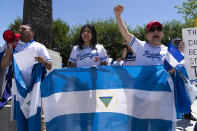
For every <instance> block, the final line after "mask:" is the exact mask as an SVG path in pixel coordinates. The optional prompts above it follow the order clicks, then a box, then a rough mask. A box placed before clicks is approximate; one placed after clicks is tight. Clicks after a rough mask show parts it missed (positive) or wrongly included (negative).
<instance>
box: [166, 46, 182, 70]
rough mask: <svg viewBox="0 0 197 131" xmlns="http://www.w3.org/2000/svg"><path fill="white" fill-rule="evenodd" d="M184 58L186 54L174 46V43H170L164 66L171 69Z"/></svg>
mask: <svg viewBox="0 0 197 131" xmlns="http://www.w3.org/2000/svg"><path fill="white" fill-rule="evenodd" d="M183 59H184V56H183V55H182V54H181V52H180V51H179V50H178V49H177V48H176V47H174V46H173V45H172V43H169V45H168V52H167V54H166V58H165V61H164V68H165V69H166V71H170V70H171V69H172V68H173V67H175V66H177V65H178V64H180V63H181V61H182V60H183Z"/></svg>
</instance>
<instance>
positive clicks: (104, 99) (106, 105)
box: [99, 96, 113, 107]
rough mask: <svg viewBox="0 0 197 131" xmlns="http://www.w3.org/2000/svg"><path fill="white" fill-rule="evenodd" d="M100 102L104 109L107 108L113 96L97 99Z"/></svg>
mask: <svg viewBox="0 0 197 131" xmlns="http://www.w3.org/2000/svg"><path fill="white" fill-rule="evenodd" d="M99 98H100V100H101V101H102V102H103V104H104V105H105V107H108V105H109V103H110V102H111V100H112V98H113V96H105V97H99Z"/></svg>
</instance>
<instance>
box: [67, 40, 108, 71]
mask: <svg viewBox="0 0 197 131" xmlns="http://www.w3.org/2000/svg"><path fill="white" fill-rule="evenodd" d="M83 48H84V49H79V46H78V45H76V46H74V47H73V49H72V52H71V54H70V58H69V60H68V61H71V62H73V63H76V65H77V67H91V66H100V65H101V62H104V61H107V59H108V56H107V52H106V50H105V48H104V47H103V45H100V44H97V45H96V49H92V48H91V47H85V46H84V47H83Z"/></svg>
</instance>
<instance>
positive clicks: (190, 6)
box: [175, 0, 197, 27]
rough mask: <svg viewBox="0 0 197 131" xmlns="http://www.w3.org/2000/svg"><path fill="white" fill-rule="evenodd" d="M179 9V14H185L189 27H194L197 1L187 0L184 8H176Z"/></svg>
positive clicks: (183, 4) (184, 2)
mask: <svg viewBox="0 0 197 131" xmlns="http://www.w3.org/2000/svg"><path fill="white" fill-rule="evenodd" d="M175 8H177V9H178V13H180V14H183V17H184V18H185V22H186V24H187V25H188V26H189V27H194V24H195V21H196V17H197V1H196V0H186V1H183V2H182V6H175Z"/></svg>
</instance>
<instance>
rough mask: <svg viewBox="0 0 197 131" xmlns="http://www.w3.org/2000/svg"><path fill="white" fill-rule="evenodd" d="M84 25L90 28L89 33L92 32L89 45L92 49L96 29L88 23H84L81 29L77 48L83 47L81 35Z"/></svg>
mask: <svg viewBox="0 0 197 131" xmlns="http://www.w3.org/2000/svg"><path fill="white" fill-rule="evenodd" d="M85 27H89V28H90V30H91V33H92V40H91V43H90V46H91V47H92V49H96V44H97V35H96V29H95V27H94V26H93V25H90V24H85V25H84V26H83V27H82V29H81V32H80V36H79V49H83V45H84V41H83V39H82V37H81V35H82V32H83V29H84V28H85Z"/></svg>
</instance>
